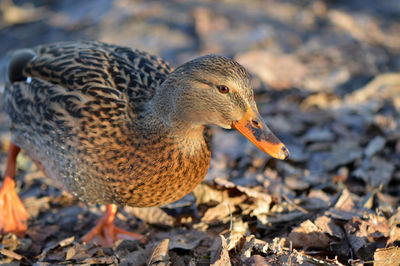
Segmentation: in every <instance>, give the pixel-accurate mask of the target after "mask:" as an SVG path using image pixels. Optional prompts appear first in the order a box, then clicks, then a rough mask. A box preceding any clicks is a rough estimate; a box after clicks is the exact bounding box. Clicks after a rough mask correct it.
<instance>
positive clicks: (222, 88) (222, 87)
mask: <svg viewBox="0 0 400 266" xmlns="http://www.w3.org/2000/svg"><path fill="white" fill-rule="evenodd" d="M217 89H218V91H219V92H220V93H228V92H229V88H228V87H227V86H225V85H217Z"/></svg>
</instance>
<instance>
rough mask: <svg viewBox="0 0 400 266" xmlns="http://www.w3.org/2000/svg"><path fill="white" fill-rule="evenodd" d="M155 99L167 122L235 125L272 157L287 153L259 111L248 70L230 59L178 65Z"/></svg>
mask: <svg viewBox="0 0 400 266" xmlns="http://www.w3.org/2000/svg"><path fill="white" fill-rule="evenodd" d="M155 100H156V101H157V102H158V104H157V105H158V107H159V113H160V114H162V116H163V117H164V120H165V121H166V122H167V123H169V124H180V125H185V127H188V128H196V127H203V126H205V125H210V124H214V125H218V126H220V127H223V128H226V129H230V128H235V129H237V130H238V131H239V132H241V133H242V134H243V135H244V136H245V137H246V138H248V139H249V140H250V141H251V142H253V143H254V144H255V145H256V146H257V147H258V148H260V149H261V150H262V151H264V152H266V153H267V154H269V155H271V156H272V157H275V158H278V159H286V158H287V157H288V156H289V151H288V149H287V148H286V147H285V145H284V144H283V143H282V142H281V141H280V140H279V139H278V138H277V137H276V136H275V135H274V134H273V133H272V132H271V130H270V129H269V128H268V127H267V126H266V124H265V123H264V120H263V119H262V117H261V116H260V114H259V112H258V109H257V106H256V103H255V101H254V94H253V88H252V86H251V79H250V75H249V73H248V72H247V71H246V69H245V68H244V67H243V66H241V65H240V64H239V63H237V62H236V61H234V60H232V59H229V58H226V57H222V56H216V55H206V56H202V57H199V58H196V59H194V60H192V61H189V62H187V63H185V64H183V65H181V66H180V67H178V68H177V69H176V70H175V71H174V72H172V73H171V74H170V76H169V77H168V79H167V80H166V81H165V82H164V83H163V84H162V86H161V88H160V90H159V91H158V92H157V93H156V96H155Z"/></svg>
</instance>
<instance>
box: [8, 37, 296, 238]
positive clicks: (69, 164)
mask: <svg viewBox="0 0 400 266" xmlns="http://www.w3.org/2000/svg"><path fill="white" fill-rule="evenodd" d="M9 80H10V84H9V85H8V86H6V89H5V92H4V95H3V105H4V107H5V111H6V113H7V116H8V119H9V127H10V131H11V136H12V139H11V144H10V148H9V153H8V161H7V169H6V171H5V180H4V182H3V186H2V188H1V190H0V230H1V232H3V233H7V232H14V233H17V234H20V235H22V234H23V233H24V231H25V230H26V224H27V219H28V215H27V212H26V210H25V208H24V206H23V204H22V203H21V200H20V199H19V197H18V195H17V193H16V192H15V188H14V187H15V183H14V175H15V164H16V163H15V161H16V156H17V154H18V152H19V149H20V148H22V149H23V150H25V152H26V153H27V154H28V155H29V156H30V157H31V158H32V160H33V161H34V162H35V163H36V164H37V165H38V167H39V169H41V170H42V171H43V173H44V174H45V175H46V176H48V177H51V178H53V179H55V180H56V181H58V182H59V183H60V184H61V185H62V187H63V188H64V189H65V190H67V191H69V192H70V193H72V194H73V195H75V196H76V197H78V198H79V199H81V200H84V201H87V202H89V203H99V204H107V205H108V207H107V211H106V213H105V214H104V215H103V216H102V217H101V218H100V220H99V221H98V223H97V225H96V226H95V228H94V229H93V230H92V231H90V232H89V233H87V234H86V235H85V236H84V237H83V240H84V241H91V240H93V239H97V241H98V242H101V243H102V244H104V245H111V244H112V243H113V241H115V240H116V239H118V238H134V239H135V238H140V237H141V236H140V235H138V234H135V233H131V232H127V231H124V230H122V229H119V228H117V227H115V226H114V223H113V221H114V217H115V214H116V212H117V205H116V204H119V205H129V206H135V207H149V206H157V205H162V204H167V203H169V202H172V201H175V200H178V199H179V198H181V197H183V196H185V195H186V194H188V193H189V192H191V191H192V190H193V189H194V188H195V187H196V186H197V185H198V184H199V183H200V182H201V181H202V180H203V178H204V176H205V175H206V173H207V171H208V168H209V163H210V158H211V157H210V144H209V139H210V135H209V134H208V130H207V126H208V125H217V126H220V127H222V128H225V129H231V128H235V129H237V130H238V131H240V132H241V133H242V134H243V135H244V136H246V137H247V138H248V139H249V140H250V141H251V142H253V143H254V144H255V145H256V146H257V147H258V148H260V149H261V150H263V151H264V152H266V153H268V154H269V155H271V156H272V157H275V158H278V159H285V158H287V157H288V155H289V152H288V150H287V148H286V147H285V145H284V144H282V143H281V142H280V141H279V140H278V138H277V137H276V136H275V135H274V134H273V133H272V132H271V131H270V130H269V129H268V127H267V126H266V125H265V123H264V122H263V119H262V118H261V116H260V114H259V112H258V110H257V107H256V103H255V101H254V96H253V89H252V87H251V84H250V75H249V73H248V72H247V71H246V70H245V68H243V67H242V66H241V65H240V64H238V63H237V62H235V61H234V60H231V59H229V58H226V57H222V56H217V55H206V56H202V57H199V58H196V59H194V60H192V61H189V62H187V63H185V64H183V65H181V66H179V67H178V68H176V69H175V70H173V69H172V68H171V67H170V66H169V64H168V63H166V62H164V61H163V60H161V59H160V58H158V57H156V56H152V55H149V54H148V53H145V52H142V51H138V50H131V49H129V48H126V47H120V46H117V45H110V44H105V43H100V42H89V41H82V42H64V43H55V44H48V45H42V46H39V47H36V48H33V49H24V50H20V51H17V52H16V53H15V54H14V55H13V56H12V59H11V61H10V64H9ZM100 236H101V237H102V238H101V237H100Z"/></svg>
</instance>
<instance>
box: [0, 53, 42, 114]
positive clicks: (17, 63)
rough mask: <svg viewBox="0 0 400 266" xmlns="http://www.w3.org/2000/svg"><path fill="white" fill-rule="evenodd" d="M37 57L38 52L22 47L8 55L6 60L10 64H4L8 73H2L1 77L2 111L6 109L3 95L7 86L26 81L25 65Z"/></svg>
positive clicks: (0, 107) (0, 108) (5, 71)
mask: <svg viewBox="0 0 400 266" xmlns="http://www.w3.org/2000/svg"><path fill="white" fill-rule="evenodd" d="M35 57H36V53H35V52H34V51H33V50H30V49H21V50H16V51H13V52H10V53H9V54H8V55H7V56H6V61H8V62H9V63H8V66H7V67H5V66H4V65H3V67H2V68H6V69H4V71H1V72H2V73H7V74H6V75H7V77H5V76H6V75H4V76H3V75H2V77H1V78H0V111H4V110H3V109H4V104H3V97H4V91H5V89H6V87H9V86H12V83H13V82H18V81H26V80H27V77H26V76H25V74H24V67H25V66H26V64H28V62H29V61H31V60H32V59H33V58H35Z"/></svg>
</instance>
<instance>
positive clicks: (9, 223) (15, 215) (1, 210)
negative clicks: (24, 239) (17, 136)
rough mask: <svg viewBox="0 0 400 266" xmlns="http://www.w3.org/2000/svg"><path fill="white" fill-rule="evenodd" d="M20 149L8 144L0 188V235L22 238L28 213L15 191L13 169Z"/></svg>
mask: <svg viewBox="0 0 400 266" xmlns="http://www.w3.org/2000/svg"><path fill="white" fill-rule="evenodd" d="M19 151H20V148H19V147H18V146H17V145H15V144H14V143H12V142H10V147H9V149H8V157H7V167H6V171H5V175H4V181H3V185H2V186H1V188H0V233H2V234H7V233H15V234H16V235H19V236H23V235H24V234H25V231H26V228H27V221H28V212H27V211H26V209H25V207H24V205H23V204H22V201H21V199H20V198H19V197H18V194H17V192H16V191H15V180H14V177H15V169H16V161H17V155H18V153H19Z"/></svg>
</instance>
